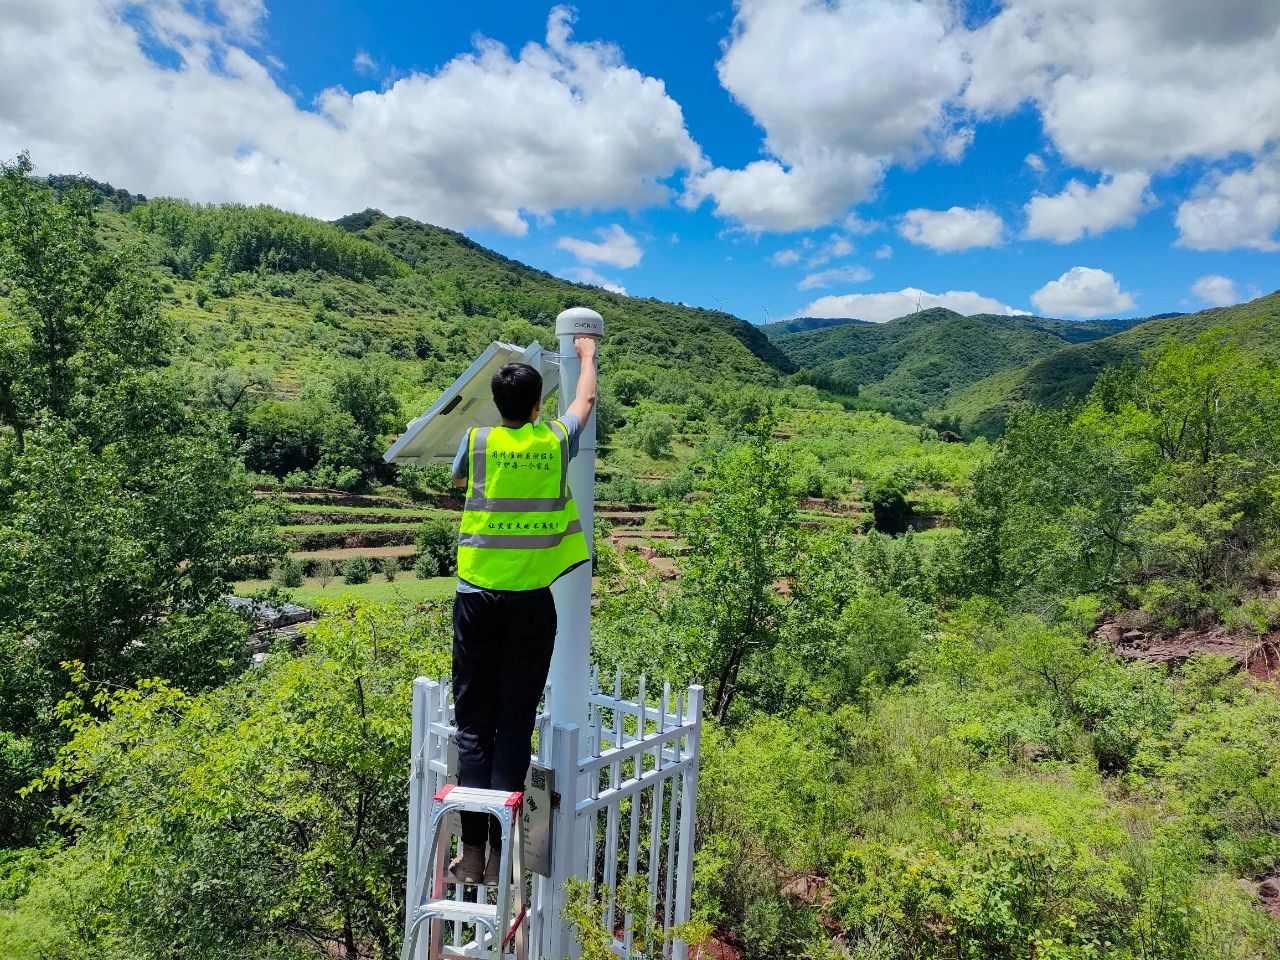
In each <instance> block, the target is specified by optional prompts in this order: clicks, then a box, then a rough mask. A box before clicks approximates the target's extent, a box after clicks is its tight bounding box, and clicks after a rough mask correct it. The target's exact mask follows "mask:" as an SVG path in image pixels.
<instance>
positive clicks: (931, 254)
mask: <svg viewBox="0 0 1280 960" xmlns="http://www.w3.org/2000/svg"><path fill="white" fill-rule="evenodd" d="M33 76H38V77H41V78H42V82H41V83H39V84H35V85H33V84H32V83H31V82H30V78H31V77H33ZM1278 145H1280V4H1275V3H1274V2H1270V0H1221V2H1218V3H1215V4H1213V5H1205V4H1203V3H1200V2H1198V0H1132V2H1129V3H1126V4H1115V3H1114V2H1107V0H1077V2H1074V3H1072V4H1064V3H1059V2H1054V0H1006V2H1003V3H992V2H986V0H979V2H971V3H968V4H957V3H952V2H947V0H827V2H814V0H810V2H806V0H738V2H734V3H731V2H686V3H680V2H675V0H653V2H648V3H617V2H592V3H580V4H578V5H577V6H575V7H556V6H554V5H552V4H539V3H530V2H527V0H525V2H520V3H486V4H471V5H465V4H457V3H447V4H446V3H438V2H408V0H377V2H362V3H350V2H348V3H340V2H337V0H310V2H301V0H266V2H264V0H144V2H128V0H47V2H46V3H42V4H29V5H24V7H23V9H17V10H15V11H13V13H12V15H10V14H9V13H6V17H5V23H4V26H2V27H0V150H2V151H3V153H4V154H5V155H9V156H12V155H13V154H15V153H16V152H17V151H18V150H20V149H30V150H31V152H32V155H33V158H34V160H35V161H36V163H37V166H38V167H39V168H41V169H42V170H46V171H50V172H53V171H57V172H64V171H69V170H79V171H83V172H85V173H88V174H90V175H92V176H96V177H98V178H100V179H107V180H110V181H112V182H113V183H115V184H117V185H118V186H125V187H128V188H129V189H132V190H136V191H140V192H144V193H147V194H149V195H157V194H172V195H179V196H185V197H188V198H190V199H194V200H202V201H211V202H220V201H237V202H267V203H273V204H276V205H278V206H282V207H285V208H287V209H293V210H298V211H301V212H305V213H310V214H313V215H317V216H324V217H333V216H337V215H340V214H341V213H344V212H349V211H350V210H354V209H361V208H363V207H366V206H376V207H379V208H380V209H383V210H384V211H385V212H387V213H390V214H405V215H409V216H414V217H416V218H419V219H424V220H428V221H431V222H435V223H441V224H444V225H448V226H451V227H454V228H457V229H462V230H465V232H467V233H468V234H469V235H470V236H472V237H473V238H475V239H476V240H478V241H479V242H481V243H483V244H485V245H486V246H489V247H492V248H494V249H496V250H498V251H500V252H502V253H504V254H506V255H508V256H512V257H515V258H517V259H520V260H523V261H525V262H527V263H529V264H531V265H533V266H536V267H539V268H542V269H545V270H548V271H551V272H553V273H557V274H560V275H562V276H566V277H569V278H574V279H582V280H587V281H590V282H596V283H599V284H602V285H604V284H607V285H610V286H614V287H617V288H620V289H625V290H626V292H628V293H629V294H631V295H633V296H653V297H659V298H662V299H666V300H675V301H682V302H685V303H691V304H697V305H701V306H707V307H717V306H720V305H721V304H723V306H724V308H725V309H727V310H729V311H730V312H733V313H735V314H737V315H739V316H741V317H744V318H746V319H748V320H751V321H753V322H761V321H763V320H764V319H765V317H766V315H767V316H769V317H770V318H772V319H781V318H783V317H787V316H794V315H798V314H804V313H814V314H820V315H830V316H860V317H864V318H867V319H874V320H885V319H889V318H890V317H891V316H895V315H898V314H900V313H902V312H906V311H907V310H909V309H910V308H912V307H913V306H914V303H915V302H916V301H920V302H921V303H923V304H924V305H926V306H927V305H932V304H942V305H947V306H952V307H953V308H956V309H960V310H961V311H963V312H974V311H977V310H983V311H991V312H1014V311H1031V312H1037V313H1042V314H1045V315H1053V316H1069V317H1088V316H1134V315H1147V314H1153V313H1160V312H1165V311H1173V310H1192V309H1199V308H1201V307H1204V306H1208V305H1216V304H1224V303H1230V302H1236V301H1238V300H1243V299H1249V298H1251V297H1253V296H1257V295H1259V294H1262V293H1268V292H1271V291H1272V290H1274V289H1275V288H1276V287H1277V286H1280V284H1278V283H1277V281H1276V276H1277V269H1276V266H1277V263H1278V262H1280V253H1278V251H1280V237H1278V236H1277V233H1278V231H1280V150H1278Z"/></svg>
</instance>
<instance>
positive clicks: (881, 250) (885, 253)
mask: <svg viewBox="0 0 1280 960" xmlns="http://www.w3.org/2000/svg"><path fill="white" fill-rule="evenodd" d="M872 256H873V257H875V258H876V259H877V260H888V259H889V258H890V257H892V256H893V247H891V246H889V245H888V244H887V243H883V244H881V245H880V246H879V247H877V248H876V252H875V253H873V254H872Z"/></svg>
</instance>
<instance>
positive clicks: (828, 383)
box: [774, 307, 1128, 418]
mask: <svg viewBox="0 0 1280 960" xmlns="http://www.w3.org/2000/svg"><path fill="white" fill-rule="evenodd" d="M1126 326H1128V323H1127V322H1125V321H1117V320H1112V321H1102V322H1095V323H1084V322H1081V323H1072V322H1067V321H1062V320H1045V319H1042V318H1039V317H1007V316H996V315H986V314H976V315H974V316H969V317H964V316H961V315H960V314H958V313H956V312H955V311H952V310H946V309H943V308H941V307H935V308H932V309H929V310H922V311H920V312H919V313H913V314H908V315H907V316H904V317H898V318H897V319H896V320H890V321H889V322H888V323H881V324H868V323H842V324H837V325H834V326H825V327H818V328H812V329H801V330H799V331H797V332H794V333H788V334H785V335H777V334H775V335H774V336H775V340H776V342H777V344H778V346H779V348H780V349H781V350H782V351H783V352H784V353H785V354H786V355H787V356H788V357H790V358H791V359H792V361H794V362H795V363H796V364H797V365H798V366H800V367H801V368H802V370H803V371H804V374H803V375H804V377H805V378H806V379H808V380H809V382H812V383H814V384H817V385H819V386H823V387H826V388H828V389H832V390H835V391H838V392H843V393H847V394H854V393H856V394H858V395H859V396H861V397H863V398H865V399H867V400H871V401H874V402H878V403H880V404H883V405H884V406H885V408H886V409H889V410H891V411H894V412H896V413H898V414H899V415H902V416H906V417H915V418H919V417H921V416H922V415H923V414H924V413H925V411H928V410H932V409H934V408H936V407H940V406H943V405H944V404H945V403H946V401H947V399H948V398H949V397H951V396H952V395H953V394H954V393H955V392H956V391H958V390H960V389H963V388H964V387H966V386H968V385H969V384H971V383H974V382H975V381H977V380H980V379H983V378H984V377H987V376H989V375H991V374H993V373H996V372H998V371H1001V370H1007V369H1010V368H1014V367H1020V366H1022V365H1024V364H1026V363H1029V362H1031V361H1033V360H1036V359H1038V358H1041V357H1045V356H1048V355H1050V354H1052V353H1054V352H1056V351H1057V350H1059V349H1061V348H1062V347H1064V346H1065V345H1067V344H1070V343H1080V342H1084V341H1088V340H1095V339H1099V338H1101V337H1105V336H1107V335H1108V334H1111V333H1115V332H1116V331H1117V330H1122V329H1124V328H1125V327H1126Z"/></svg>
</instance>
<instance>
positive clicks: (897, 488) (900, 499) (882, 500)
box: [867, 474, 914, 534]
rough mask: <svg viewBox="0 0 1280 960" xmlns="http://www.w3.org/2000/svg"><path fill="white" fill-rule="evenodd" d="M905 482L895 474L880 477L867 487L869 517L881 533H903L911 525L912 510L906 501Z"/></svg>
mask: <svg viewBox="0 0 1280 960" xmlns="http://www.w3.org/2000/svg"><path fill="white" fill-rule="evenodd" d="M907 491H908V487H907V483H906V481H905V480H904V479H903V478H902V477H900V476H897V475H896V474H894V475H890V476H887V477H881V478H880V479H879V480H877V481H875V482H874V483H872V484H871V485H870V486H869V487H868V488H867V502H868V503H870V504H871V517H872V520H873V522H874V523H875V528H876V529H877V530H879V531H880V532H881V533H890V534H893V533H905V532H906V531H907V529H908V528H909V527H910V526H911V518H912V516H913V513H914V512H913V511H912V509H911V504H909V503H907Z"/></svg>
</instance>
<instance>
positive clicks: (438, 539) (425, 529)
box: [414, 517, 458, 579]
mask: <svg viewBox="0 0 1280 960" xmlns="http://www.w3.org/2000/svg"><path fill="white" fill-rule="evenodd" d="M417 544H418V560H417V562H416V564H415V567H414V569H415V570H416V571H417V573H418V576H419V577H422V578H423V579H429V578H430V577H447V576H449V575H451V574H452V573H453V572H454V571H455V570H456V569H457V566H458V525H457V523H456V522H454V521H452V520H446V519H445V518H444V517H434V518H433V519H431V520H427V521H426V522H425V523H423V524H422V526H421V527H419V528H418V539H417Z"/></svg>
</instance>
